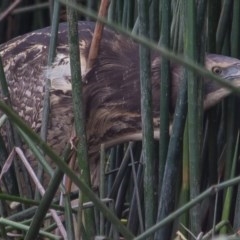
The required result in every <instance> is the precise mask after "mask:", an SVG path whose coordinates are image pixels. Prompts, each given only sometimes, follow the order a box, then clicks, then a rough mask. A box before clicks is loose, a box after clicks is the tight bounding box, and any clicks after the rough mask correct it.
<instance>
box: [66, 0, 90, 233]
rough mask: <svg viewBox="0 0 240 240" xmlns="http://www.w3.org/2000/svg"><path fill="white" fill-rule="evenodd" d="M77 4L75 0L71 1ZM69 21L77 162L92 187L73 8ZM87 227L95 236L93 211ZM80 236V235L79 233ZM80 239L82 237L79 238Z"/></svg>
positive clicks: (80, 211) (80, 209)
mask: <svg viewBox="0 0 240 240" xmlns="http://www.w3.org/2000/svg"><path fill="white" fill-rule="evenodd" d="M70 2H72V3H76V1H75V0H72V1H70ZM67 20H68V41H69V51H70V52H69V55H70V68H71V79H72V95H73V112H74V123H75V130H76V135H77V137H78V138H80V139H81V141H79V143H78V145H77V160H78V167H79V171H80V172H81V178H82V179H83V180H84V181H85V182H86V183H87V185H88V186H90V185H91V184H90V173H89V165H88V153H87V139H86V132H85V114H84V105H83V96H82V88H83V82H82V79H81V64H80V56H79V45H78V43H79V38H78V23H77V12H76V11H75V9H73V8H71V7H67ZM86 200H87V199H86V197H85V196H83V195H82V193H80V199H79V202H81V203H82V202H85V201H86ZM82 217H83V214H82V206H79V215H78V220H79V226H81V223H80V222H81V219H82ZM84 219H85V226H86V227H87V231H88V233H89V236H92V237H93V236H94V234H95V227H94V215H93V212H92V209H89V210H86V211H85V212H84ZM79 234H80V233H79ZM79 237H80V236H79Z"/></svg>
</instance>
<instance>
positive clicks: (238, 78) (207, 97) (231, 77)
mask: <svg viewBox="0 0 240 240" xmlns="http://www.w3.org/2000/svg"><path fill="white" fill-rule="evenodd" d="M205 67H206V68H207V69H208V70H209V71H211V72H213V73H214V74H216V75H218V76H219V77H220V78H222V79H223V80H226V81H227V82H229V83H231V84H233V85H234V86H236V87H240V60H239V59H236V58H232V57H227V56H222V55H217V54H207V55H206V58H205ZM229 93H230V91H229V90H228V89H226V88H224V87H221V86H220V85H219V84H218V83H216V82H215V81H212V80H209V79H205V81H204V108H205V109H207V108H210V107H212V106H214V105H215V104H216V103H217V102H219V101H220V100H222V99H223V98H224V97H226V96H227V95H229Z"/></svg>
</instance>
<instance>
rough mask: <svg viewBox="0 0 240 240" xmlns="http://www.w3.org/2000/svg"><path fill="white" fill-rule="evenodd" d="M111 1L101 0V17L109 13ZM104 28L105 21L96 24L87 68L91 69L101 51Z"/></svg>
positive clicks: (99, 14) (99, 13)
mask: <svg viewBox="0 0 240 240" xmlns="http://www.w3.org/2000/svg"><path fill="white" fill-rule="evenodd" d="M109 3H110V1H109V0H101V5H100V8H99V12H98V16H99V17H105V16H106V15H107V10H108V6H109ZM103 28H104V25H103V23H100V22H97V23H96V26H95V29H94V34H93V39H92V43H91V47H90V50H89V55H88V62H87V70H89V69H90V68H91V67H92V66H93V64H94V62H95V60H96V58H97V56H98V51H99V46H100V41H101V38H102V32H103Z"/></svg>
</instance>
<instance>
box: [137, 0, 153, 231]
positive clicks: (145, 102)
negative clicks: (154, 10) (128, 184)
mask: <svg viewBox="0 0 240 240" xmlns="http://www.w3.org/2000/svg"><path fill="white" fill-rule="evenodd" d="M148 11H149V10H148V2H147V1H140V2H139V34H140V36H145V37H148V36H149V33H148V28H149V22H148V19H149V16H148ZM139 56H140V85H141V114H142V131H143V141H142V142H143V164H144V180H143V182H144V210H145V228H146V229H148V228H149V227H150V226H152V225H153V223H154V218H155V204H154V203H155V200H154V186H155V185H154V162H153V160H154V158H153V123H152V102H151V101H152V92H151V88H152V86H151V63H150V49H148V48H146V47H145V46H142V45H140V47H139Z"/></svg>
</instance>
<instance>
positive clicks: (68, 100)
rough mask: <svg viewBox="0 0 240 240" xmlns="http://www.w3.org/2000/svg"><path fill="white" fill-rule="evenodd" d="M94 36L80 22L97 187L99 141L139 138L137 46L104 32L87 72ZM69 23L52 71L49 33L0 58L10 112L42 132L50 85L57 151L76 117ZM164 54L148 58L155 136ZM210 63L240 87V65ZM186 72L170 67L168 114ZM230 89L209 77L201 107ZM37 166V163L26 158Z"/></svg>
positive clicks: (51, 130) (213, 58) (18, 41)
mask: <svg viewBox="0 0 240 240" xmlns="http://www.w3.org/2000/svg"><path fill="white" fill-rule="evenodd" d="M93 31H94V23H91V22H79V35H80V41H79V49H80V57H81V71H82V76H83V83H84V86H83V95H84V104H85V115H86V132H87V141H88V152H89V159H90V160H89V161H90V168H91V175H92V182H93V185H95V186H96V185H98V164H99V161H98V155H99V149H100V144H101V143H105V145H106V147H111V146H113V145H115V144H118V143H121V142H125V141H129V140H140V139H141V136H142V135H141V109H140V83H139V53H138V52H139V49H138V48H139V45H138V44H137V43H135V42H134V41H132V40H131V39H129V38H126V37H123V36H122V35H120V34H119V33H117V32H115V31H112V30H110V29H108V28H106V27H105V30H104V33H103V37H102V40H101V46H100V51H99V55H98V58H97V59H96V61H95V63H94V65H93V67H92V68H91V69H90V70H89V71H86V62H87V57H88V52H89V47H90V44H91V40H92V36H93ZM67 36H68V34H67V24H66V23H62V24H60V25H59V33H58V43H57V49H56V52H57V53H56V58H55V61H54V63H53V64H52V66H51V67H50V69H49V70H48V72H47V57H48V46H49V41H50V37H51V34H50V28H44V29H41V30H37V31H34V32H32V33H29V34H26V35H23V36H20V37H17V38H15V39H13V40H11V41H9V42H7V43H5V44H2V45H1V46H0V55H1V57H2V60H3V64H4V71H5V74H6V79H7V82H8V86H9V90H10V94H11V100H12V105H13V108H14V109H15V110H16V111H17V113H18V114H19V115H20V116H21V117H22V118H23V119H24V120H25V121H26V122H27V123H28V125H29V126H31V128H32V129H34V131H36V132H37V133H39V132H40V128H41V123H42V110H43V97H44V84H45V79H46V76H48V78H49V79H50V82H51V97H50V103H51V112H50V116H49V118H50V121H49V127H48V136H47V142H48V144H49V145H50V146H51V147H52V148H53V149H54V150H55V151H56V152H57V153H59V154H61V153H62V152H63V149H64V147H65V145H66V143H67V142H68V141H69V139H70V137H71V132H72V129H73V124H74V119H73V112H72V93H71V92H72V90H71V72H70V60H69V47H68V40H67ZM160 65H161V57H160V56H159V54H157V53H152V55H151V75H152V100H153V123H154V133H155V137H156V138H157V136H158V131H159V130H158V129H159V124H160V119H159V94H160ZM205 66H206V68H207V69H209V70H210V71H213V72H215V73H216V74H218V75H220V76H221V77H222V78H223V79H226V80H227V81H231V82H233V83H234V84H235V85H237V86H238V85H239V80H234V81H233V79H234V78H236V77H238V76H240V61H239V60H237V59H234V58H230V57H224V56H220V55H214V54H209V55H207V56H206V61H205ZM182 69H183V68H182V67H181V66H179V65H176V64H172V65H171V73H172V82H171V106H170V107H171V109H172V110H173V109H174V107H175V103H176V98H177V94H178V89H179V81H180V78H181V75H182V72H183V70H182ZM228 94H229V91H228V90H226V89H224V88H222V87H221V86H219V85H218V84H216V83H215V82H212V81H209V80H204V107H205V109H207V108H209V107H211V106H213V105H214V104H216V103H217V102H219V101H220V100H221V99H222V98H224V97H225V96H227V95H228ZM27 157H28V158H29V159H30V160H31V161H32V162H34V158H33V157H32V156H31V155H30V154H27Z"/></svg>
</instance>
